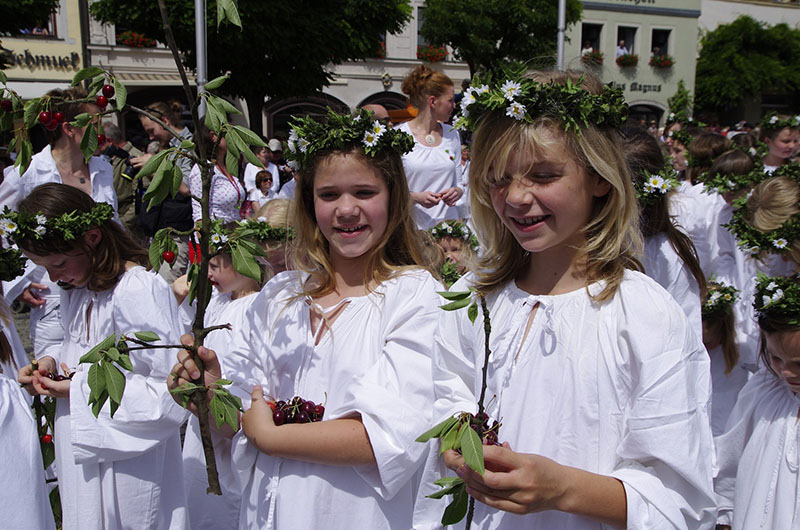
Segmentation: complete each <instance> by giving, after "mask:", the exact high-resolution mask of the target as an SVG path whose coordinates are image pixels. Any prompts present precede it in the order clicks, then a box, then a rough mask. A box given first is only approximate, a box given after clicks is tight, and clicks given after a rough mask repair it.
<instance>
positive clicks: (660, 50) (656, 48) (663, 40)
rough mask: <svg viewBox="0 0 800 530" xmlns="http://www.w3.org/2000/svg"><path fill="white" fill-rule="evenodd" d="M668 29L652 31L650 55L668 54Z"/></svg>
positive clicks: (669, 31) (670, 31)
mask: <svg viewBox="0 0 800 530" xmlns="http://www.w3.org/2000/svg"><path fill="white" fill-rule="evenodd" d="M670 33H672V30H670V29H654V30H653V34H652V36H651V38H650V53H651V54H653V55H667V54H668V53H669V36H670Z"/></svg>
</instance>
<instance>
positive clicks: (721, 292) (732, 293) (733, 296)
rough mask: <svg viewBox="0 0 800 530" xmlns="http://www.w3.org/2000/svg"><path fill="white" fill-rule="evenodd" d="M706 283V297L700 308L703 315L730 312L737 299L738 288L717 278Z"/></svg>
mask: <svg viewBox="0 0 800 530" xmlns="http://www.w3.org/2000/svg"><path fill="white" fill-rule="evenodd" d="M706 285H707V286H708V298H707V299H706V301H705V302H703V306H702V308H701V309H702V314H703V316H704V317H705V316H709V315H714V314H720V313H721V314H728V313H730V312H731V308H732V307H733V304H734V303H736V301H737V300H738V299H739V290H738V289H737V288H736V287H734V286H732V285H727V284H726V283H724V282H721V281H718V280H710V281H709V282H708V283H707V284H706Z"/></svg>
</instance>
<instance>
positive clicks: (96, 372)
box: [86, 363, 106, 402]
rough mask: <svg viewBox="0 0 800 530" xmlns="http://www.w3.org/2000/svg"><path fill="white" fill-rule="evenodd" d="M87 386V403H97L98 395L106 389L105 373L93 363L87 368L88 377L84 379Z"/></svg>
mask: <svg viewBox="0 0 800 530" xmlns="http://www.w3.org/2000/svg"><path fill="white" fill-rule="evenodd" d="M86 382H87V383H88V384H89V390H90V392H89V402H92V401H97V400H98V399H99V398H100V394H102V393H103V391H104V390H105V389H106V377H105V372H104V371H103V370H101V369H100V365H98V364H97V363H94V364H93V365H92V366H90V367H89V375H88V376H87V378H86Z"/></svg>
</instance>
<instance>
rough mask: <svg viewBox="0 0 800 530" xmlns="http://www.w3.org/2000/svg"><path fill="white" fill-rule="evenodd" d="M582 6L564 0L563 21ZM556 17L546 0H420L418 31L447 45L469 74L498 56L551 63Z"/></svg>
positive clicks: (551, 3) (575, 15) (555, 10)
mask: <svg viewBox="0 0 800 530" xmlns="http://www.w3.org/2000/svg"><path fill="white" fill-rule="evenodd" d="M582 9H583V8H582V4H581V2H580V1H579V0H567V25H569V24H574V23H575V22H577V21H578V20H580V18H581V13H582ZM557 20H558V3H557V2H554V1H552V0H507V1H505V2H498V1H487V0H426V2H425V11H424V20H423V23H422V28H421V29H420V32H421V33H422V36H423V37H424V38H425V40H426V41H427V42H429V43H430V44H434V45H437V46H443V45H448V46H450V47H452V48H453V50H454V52H455V55H456V57H457V58H458V59H460V60H462V61H464V62H466V63H467V64H468V65H469V72H470V75H474V74H475V73H476V72H479V71H484V70H488V69H491V68H492V67H493V66H494V65H496V64H499V63H501V62H504V61H520V62H528V61H531V60H536V59H539V60H541V59H542V58H546V60H545V61H544V62H547V63H552V62H554V57H553V56H554V54H555V50H556V35H557V32H558V29H557V27H556V26H557Z"/></svg>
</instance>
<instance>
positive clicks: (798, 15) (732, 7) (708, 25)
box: [698, 0, 800, 32]
mask: <svg viewBox="0 0 800 530" xmlns="http://www.w3.org/2000/svg"><path fill="white" fill-rule="evenodd" d="M741 15H750V16H751V17H753V18H755V19H756V20H760V21H762V22H766V23H767V24H770V25H775V24H781V23H784V24H788V25H789V26H791V27H793V28H797V27H800V2H799V1H797V0H794V1H791V2H789V1H783V2H776V1H775V0H761V1H758V0H703V2H702V14H701V15H700V19H699V20H698V23H699V25H700V31H702V32H706V31H710V30H712V29H714V28H716V27H717V26H719V25H721V24H730V23H731V22H733V21H734V20H736V19H737V18H738V17H739V16H741Z"/></svg>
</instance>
